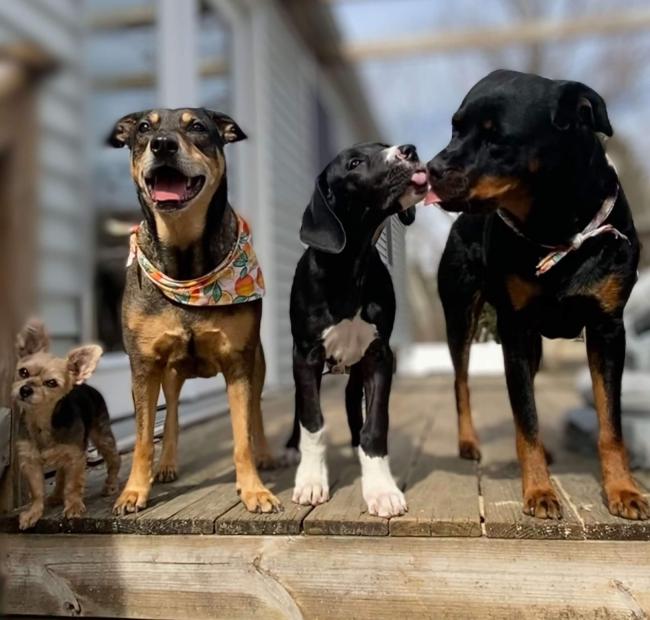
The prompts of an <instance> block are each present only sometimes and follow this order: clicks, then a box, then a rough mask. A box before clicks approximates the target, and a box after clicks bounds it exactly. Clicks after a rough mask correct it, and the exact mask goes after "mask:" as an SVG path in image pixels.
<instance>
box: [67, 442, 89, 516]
mask: <svg viewBox="0 0 650 620" xmlns="http://www.w3.org/2000/svg"><path fill="white" fill-rule="evenodd" d="M62 466H63V470H64V479H65V481H64V484H63V516H64V517H65V518H66V519H72V518H74V517H80V516H81V515H82V514H83V513H84V512H86V506H85V504H84V491H85V489H86V454H85V452H84V451H83V450H80V449H79V448H70V450H69V451H67V453H66V454H65V456H64V457H63V464H62Z"/></svg>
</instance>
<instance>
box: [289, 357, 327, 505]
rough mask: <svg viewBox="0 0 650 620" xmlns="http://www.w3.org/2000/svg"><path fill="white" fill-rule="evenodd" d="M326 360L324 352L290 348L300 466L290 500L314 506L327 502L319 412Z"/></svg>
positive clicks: (320, 415)
mask: <svg viewBox="0 0 650 620" xmlns="http://www.w3.org/2000/svg"><path fill="white" fill-rule="evenodd" d="M324 365H325V360H324V356H323V352H322V350H321V351H318V352H317V351H310V352H308V353H307V354H303V353H302V352H300V351H298V347H296V346H295V345H294V347H293V378H294V381H295V384H296V405H295V406H296V412H295V416H296V420H297V421H298V423H299V428H300V464H299V465H298V469H297V470H296V482H295V486H294V489H293V496H292V500H293V501H294V502H295V503H296V504H303V505H305V506H308V505H310V504H311V505H312V506H316V505H318V504H322V503H323V502H326V501H327V500H328V499H329V496H330V490H329V479H328V472H327V461H326V460H325V425H324V421H323V412H322V411H321V408H320V383H321V377H322V375H323V366H324Z"/></svg>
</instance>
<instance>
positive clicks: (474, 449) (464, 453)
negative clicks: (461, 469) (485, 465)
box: [458, 439, 481, 461]
mask: <svg viewBox="0 0 650 620" xmlns="http://www.w3.org/2000/svg"><path fill="white" fill-rule="evenodd" d="M458 454H459V455H460V457H461V458H463V459H469V460H470V461H480V460H481V450H480V448H479V447H478V441H474V440H467V439H461V440H460V441H459V442H458Z"/></svg>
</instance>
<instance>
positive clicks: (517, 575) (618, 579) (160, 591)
mask: <svg viewBox="0 0 650 620" xmlns="http://www.w3.org/2000/svg"><path fill="white" fill-rule="evenodd" d="M0 549H1V551H0V561H2V565H3V566H4V567H5V570H6V573H7V600H6V609H5V611H6V612H7V613H8V614H18V613H19V614H38V615H43V614H46V615H66V616H69V615H72V614H74V615H82V616H100V617H118V618H123V617H141V618H143V617H146V618H183V619H185V618H188V617H191V618H193V619H196V620H201V619H203V618H228V619H231V618H250V617H264V618H324V617H327V618H357V619H359V620H364V619H372V620H381V619H384V618H385V619H390V620H393V619H394V618H396V617H397V618H399V617H405V618H411V617H427V618H470V619H471V618H481V619H483V618H487V619H490V618H493V619H496V618H513V619H514V618H521V617H526V618H533V617H536V618H559V617H563V618H594V617H602V618H615V619H617V618H642V617H645V615H647V613H648V611H650V543H648V542H639V543H635V544H633V545H631V544H629V543H625V542H610V541H599V542H595V541H552V540H548V541H534V540H531V541H527V542H526V543H525V545H524V544H522V543H521V541H514V540H495V539H485V538H483V539H468V538H465V539H460V540H459V539H450V538H437V539H432V538H429V539H420V540H418V541H417V544H414V541H413V540H412V539H404V538H393V537H384V538H376V539H368V538H363V537H361V538H356V539H350V538H330V537H313V536H300V537H277V536H276V537H255V536H251V537H230V536H168V537H144V536H121V535H117V536H110V537H109V536H93V535H86V536H77V535H71V536H39V535H36V536H17V535H2V536H0Z"/></svg>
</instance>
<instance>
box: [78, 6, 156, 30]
mask: <svg viewBox="0 0 650 620" xmlns="http://www.w3.org/2000/svg"><path fill="white" fill-rule="evenodd" d="M155 19H156V7H155V6H153V5H152V6H139V7H133V8H125V9H121V10H117V11H104V12H97V13H91V14H90V18H89V20H88V22H89V26H90V27H91V28H92V29H93V30H119V29H121V28H139V27H141V26H149V25H151V24H153V23H154V21H155Z"/></svg>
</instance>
